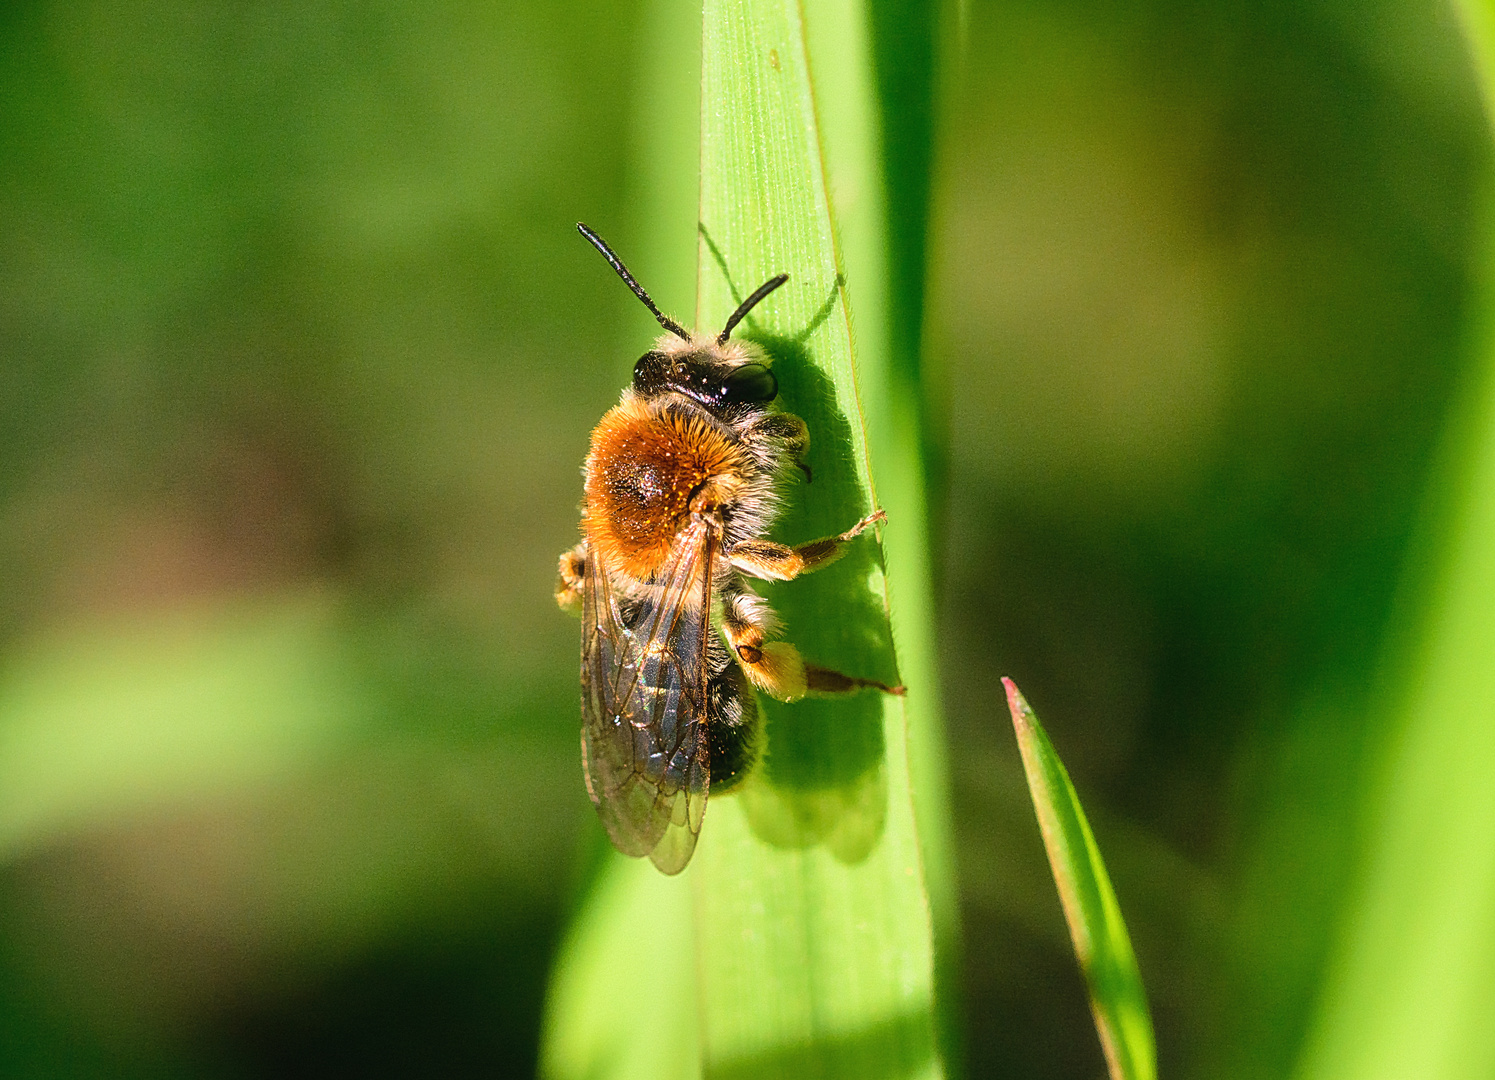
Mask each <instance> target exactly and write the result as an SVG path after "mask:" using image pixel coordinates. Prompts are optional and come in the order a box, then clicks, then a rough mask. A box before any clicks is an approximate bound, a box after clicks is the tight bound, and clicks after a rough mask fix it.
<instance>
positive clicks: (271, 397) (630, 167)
mask: <svg viewBox="0 0 1495 1080" xmlns="http://www.w3.org/2000/svg"><path fill="white" fill-rule="evenodd" d="M647 18H648V13H647V12H645V11H644V10H643V9H642V7H641V6H640V4H639V3H630V2H621V0H620V2H615V3H594V4H588V5H584V6H583V5H572V4H562V3H542V2H539V0H529V2H515V3H506V4H503V5H487V4H456V3H437V4H430V3H415V2H409V0H378V2H375V3H367V4H351V3H336V2H329V3H313V2H306V0H272V2H264V3H259V2H256V3H232V4H229V3H219V2H213V0H125V2H109V3H105V2H102V0H77V2H72V3H66V4H64V3H43V2H28V0H12V2H10V3H8V4H6V5H5V6H4V7H3V8H0V582H3V587H0V1075H14V1076H25V1077H53V1076H55V1077H84V1076H99V1077H135V1076H140V1077H156V1076H180V1077H259V1076H265V1077H270V1076H297V1075H319V1076H320V1075H348V1076H411V1075H443V1076H469V1075H470V1076H478V1075H482V1076H492V1075H515V1076H525V1075H531V1074H532V1073H533V1071H534V1067H535V1056H536V1047H537V1041H538V1037H539V1036H538V1031H539V1024H540V1015H541V1009H542V1006H543V997H544V987H545V979H546V975H547V968H548V964H549V962H550V959H551V956H552V954H553V950H554V948H555V947H556V944H557V942H558V940H559V936H560V934H561V933H562V932H563V930H564V927H565V925H566V920H567V918H568V915H569V912H570V911H571V909H572V908H573V907H574V905H575V904H576V902H577V900H578V898H579V896H580V895H581V894H582V892H583V890H584V888H585V885H586V882H587V880H588V875H589V871H590V868H591V867H592V866H594V865H595V863H596V858H597V855H598V852H599V850H600V848H599V844H601V843H605V841H601V840H600V839H599V830H598V829H597V827H596V825H595V821H594V819H593V816H592V813H591V809H590V807H589V805H588V804H587V800H586V797H585V793H584V791H583V788H582V785H581V782H580V770H579V768H578V761H577V736H576V702H575V695H576V689H575V687H576V655H575V652H576V626H575V623H574V622H573V621H571V620H569V619H567V618H565V617H563V616H561V615H560V614H559V613H558V612H557V611H556V610H555V608H554V605H553V602H552V600H551V584H552V576H553V573H554V565H555V556H556V554H557V553H558V552H559V551H560V550H561V549H563V548H564V547H567V546H569V545H570V544H571V543H572V542H573V538H574V535H575V518H576V503H577V500H578V498H579V495H580V484H579V477H578V473H577V467H578V465H579V463H580V461H581V458H582V455H583V453H584V451H585V447H586V440H587V435H588V432H589V431H590V428H591V425H592V424H593V423H594V422H595V420H596V418H597V417H598V416H599V415H600V414H601V412H602V411H603V410H604V409H605V408H606V407H607V406H608V405H609V404H610V403H611V402H612V401H613V400H614V399H615V395H616V393H617V390H618V388H619V386H620V385H621V384H622V383H623V381H624V379H625V377H626V375H627V372H628V371H629V369H630V365H631V362H632V359H633V358H634V356H636V354H637V352H638V351H639V349H640V347H641V344H642V341H643V340H644V335H645V334H646V333H647V318H646V317H644V318H642V319H641V317H640V315H639V313H637V312H635V311H634V310H633V307H632V305H633V304H634V301H633V300H632V298H631V297H630V296H628V294H627V293H626V291H625V290H623V289H622V287H621V286H620V285H619V284H618V282H617V281H616V280H615V279H614V278H612V277H611V275H610V274H608V273H607V272H606V270H605V267H602V266H601V264H600V261H599V260H598V259H597V257H596V254H595V253H594V252H592V251H591V250H590V249H589V248H588V247H587V246H586V245H585V244H583V243H582V242H581V241H580V240H579V239H578V238H577V237H576V235H575V233H574V232H573V231H572V223H573V222H575V221H576V220H577V219H578V218H582V219H585V220H587V221H589V222H590V223H591V224H592V225H594V226H596V227H597V228H598V229H599V230H601V231H603V233H604V235H607V236H609V238H610V239H612V240H613V241H614V243H615V244H616V245H617V246H618V247H619V248H620V249H622V250H624V251H625V252H626V251H627V250H628V246H629V244H631V243H632V244H639V243H640V242H641V240H640V238H641V237H642V235H643V234H644V232H645V230H646V229H647V228H648V223H647V222H645V221H641V220H639V216H638V215H637V213H636V212H635V209H634V208H635V207H636V205H637V204H638V203H639V201H640V200H639V187H640V181H639V177H641V176H646V175H648V169H649V164H650V163H649V162H647V161H643V160H640V153H639V152H638V150H637V149H636V148H637V147H638V146H639V145H641V143H640V141H639V140H637V139H635V138H634V137H633V136H632V134H631V133H632V132H636V131H637V130H638V129H639V128H640V126H641V125H644V124H646V123H647V122H648V118H647V117H644V116H641V115H640V111H641V102H642V101H643V100H644V97H643V95H642V93H641V91H640V90H639V89H638V88H639V87H640V85H641V82H642V81H643V78H644V75H642V74H641V71H642V72H644V74H648V73H647V71H646V70H645V69H646V68H647V67H648V66H649V65H652V64H654V63H655V62H656V61H657V59H658V58H657V56H656V55H655V54H653V53H651V50H650V48H649V45H648V43H647V42H646V41H645V40H643V36H644V35H643V27H644V26H645V25H646V24H647ZM948 36H949V39H950V41H951V43H952V50H951V53H950V55H949V56H948V57H947V66H946V70H945V73H944V76H943V80H942V85H943V86H944V88H945V91H946V92H945V99H944V101H943V104H942V111H941V117H942V124H941V129H940V139H939V153H938V161H937V170H936V184H935V187H936V202H935V219H934V220H935V226H934V228H935V233H934V235H933V236H932V237H931V250H932V252H933V259H932V265H931V283H932V291H931V296H930V307H929V312H930V320H929V321H930V325H929V334H928V337H929V343H930V344H929V366H930V370H931V389H930V401H931V412H932V413H933V415H934V417H935V419H936V424H935V426H934V428H933V430H932V431H931V432H930V439H931V447H932V461H931V467H932V490H933V498H932V504H933V511H932V519H931V523H930V524H931V528H932V530H933V536H934V538H935V550H936V552H937V555H938V558H939V562H938V576H939V591H938V596H937V599H938V606H939V611H940V615H939V620H940V624H939V635H940V643H941V644H940V655H941V657H942V660H943V663H944V669H943V672H942V674H943V677H944V696H945V705H946V711H947V715H948V734H949V739H950V743H951V754H950V759H951V761H952V763H953V773H952V780H953V792H954V811H955V823H956V837H957V841H958V842H957V848H956V856H957V859H958V863H959V873H960V880H959V885H960V897H961V912H962V916H963V922H964V950H963V959H962V970H963V985H962V988H961V989H962V993H963V1000H962V1003H961V1009H962V1010H963V1015H964V1016H965V1017H966V1023H965V1030H966V1056H967V1067H968V1069H969V1072H970V1074H971V1075H973V1076H993V1075H1013V1076H1023V1077H1030V1078H1049V1077H1053V1078H1061V1077H1062V1078H1070V1077H1074V1078H1083V1077H1094V1076H1097V1075H1099V1074H1100V1072H1101V1070H1102V1068H1103V1065H1102V1061H1101V1057H1100V1052H1099V1048H1098V1046H1097V1045H1096V1041H1095V1036H1094V1032H1093V1029H1092V1027H1091V1025H1090V1020H1089V1016H1088V1013H1087V1009H1086V1006H1085V999H1084V990H1083V986H1082V984H1081V982H1080V979H1079V976H1078V974H1077V973H1076V971H1075V967H1074V960H1073V955H1072V952H1071V950H1070V946H1069V943H1068V939H1067V936H1066V932H1065V929H1064V925H1063V922H1062V919H1061V917H1060V913H1059V908H1058V903H1057V900H1056V897H1055V894H1054V890H1053V884H1052V881H1051V879H1050V878H1049V875H1048V870H1047V867H1046V864H1045V863H1044V861H1043V856H1042V852H1041V848H1040V845H1039V840H1038V835H1037V830H1036V828H1035V827H1034V821H1033V817H1032V810H1031V807H1030V806H1029V804H1028V802H1027V794H1026V790H1025V788H1024V786H1023V782H1022V775H1021V770H1020V766H1019V764H1018V760H1017V755H1016V751H1015V749H1014V747H1013V745H1012V741H1011V734H1010V728H1009V727H1008V726H1007V721H1006V719H1005V713H1004V710H1003V708H1002V703H1001V700H1000V695H999V693H998V684H997V679H998V677H999V676H1000V675H1002V674H1011V675H1013V676H1015V677H1016V678H1017V679H1018V681H1019V682H1020V684H1021V685H1022V686H1023V688H1024V690H1025V691H1026V693H1027V695H1028V697H1029V699H1030V700H1031V701H1032V702H1033V703H1034V704H1035V706H1036V707H1037V708H1038V710H1039V712H1040V714H1041V715H1042V716H1043V717H1044V720H1045V722H1046V723H1047V725H1048V726H1049V729H1050V733H1051V735H1052V737H1053V739H1054V742H1055V743H1056V745H1057V746H1058V748H1059V750H1060V752H1061V753H1062V754H1063V755H1064V756H1065V758H1066V760H1067V762H1068V764H1069V766H1070V769H1071V771H1072V773H1073V774H1074V777H1075V780H1076V783H1077V785H1078V787H1079V789H1080V792H1081V794H1082V797H1083V798H1085V800H1086V803H1087V807H1088V808H1089V810H1090V812H1091V814H1092V818H1093V820H1094V823H1095V827H1096V831H1097V834H1098V836H1099V839H1100V842H1101V846H1102V849H1103V850H1104V851H1105V852H1106V854H1107V857H1108V859H1109V861H1110V864H1111V870H1112V874H1113V877H1114V878H1115V881H1116V886H1117V890H1118V893H1119V895H1120V898H1121V902H1122V905H1123V908H1124V910H1125V911H1126V914H1127V917H1128V920H1129V924H1130V926H1131V929H1132V933H1133V937H1134V940H1135V943H1136V946H1137V950H1138V954H1139V958H1140V961H1141V964H1142V968H1143V973H1144V976H1145V978H1146V980H1147V983H1148V988H1149V992H1150V995H1151V998H1152V1003H1153V1009H1154V1015H1155V1021H1156V1025H1157V1028H1158V1039H1159V1048H1160V1056H1161V1063H1162V1069H1163V1072H1164V1074H1165V1075H1170V1076H1180V1077H1185V1076H1190V1077H1204V1076H1210V1077H1241V1078H1255V1077H1267V1076H1280V1075H1284V1074H1286V1073H1287V1072H1289V1071H1290V1070H1291V1068H1292V1065H1293V1062H1294V1061H1295V1060H1296V1059H1297V1057H1298V1055H1299V1053H1300V1051H1301V1048H1302V1044H1303V1041H1304V1038H1305V1033H1306V1032H1307V1031H1308V1029H1309V1025H1310V1023H1311V1022H1312V1019H1313V1016H1314V1008H1315V1002H1316V1000H1317V998H1318V995H1319V992H1320V989H1321V986H1322V985H1323V979H1324V973H1325V970H1326V965H1327V964H1328V961H1329V954H1330V949H1331V944H1332V942H1333V941H1334V940H1335V934H1336V927H1338V926H1339V925H1340V923H1341V920H1342V919H1343V918H1344V916H1345V910H1346V906H1347V903H1348V901H1347V897H1348V896H1350V895H1351V893H1350V892H1349V890H1350V889H1351V887H1352V883H1353V881H1354V876H1355V871H1356V865H1357V858H1358V855H1357V852H1359V851H1360V850H1361V849H1360V847H1359V845H1360V844H1361V842H1362V841H1363V837H1362V836H1360V835H1359V834H1358V831H1357V830H1358V829H1359V828H1360V825H1359V822H1360V816H1359V811H1360V806H1361V803H1362V799H1363V792H1364V788H1365V784H1366V774H1367V765H1366V762H1367V753H1368V748H1369V747H1372V746H1374V745H1376V743H1377V740H1378V739H1379V738H1380V737H1381V736H1382V735H1383V734H1384V727H1385V725H1386V724H1387V723H1389V721H1388V719H1387V716H1386V710H1385V709H1383V708H1381V707H1380V704H1379V702H1378V700H1377V687H1378V686H1379V685H1381V684H1380V683H1379V682H1378V678H1379V676H1378V672H1379V671H1380V670H1381V668H1382V665H1383V664H1384V663H1385V658H1386V656H1387V650H1388V648H1389V646H1388V644H1387V643H1388V641H1389V640H1393V639H1394V638H1395V636H1396V634H1397V633H1398V627H1399V626H1401V625H1403V624H1410V623H1412V622H1415V616H1416V608H1417V605H1416V602H1415V599H1414V600H1413V601H1410V602H1409V601H1408V600H1407V599H1406V593H1407V589H1406V587H1405V584H1404V583H1405V582H1406V581H1408V580H1409V577H1410V578H1412V579H1415V576H1416V573H1417V572H1418V565H1417V558H1416V556H1415V555H1414V554H1409V553H1415V552H1416V551H1418V550H1421V549H1419V548H1418V547H1417V546H1416V544H1415V543H1414V539H1413V538H1414V537H1415V536H1416V535H1417V531H1418V528H1419V526H1418V522H1419V520H1420V518H1421V515H1422V514H1423V512H1424V509H1425V507H1426V505H1427V500H1428V493H1429V492H1430V491H1432V490H1434V489H1436V488H1437V485H1438V483H1439V478H1438V474H1437V469H1436V463H1437V462H1438V461H1439V460H1440V459H1439V457H1438V456H1437V450H1438V446H1439V444H1440V438H1441V436H1442V434H1443V432H1444V430H1445V427H1446V424H1447V422H1448V416H1449V413H1450V408H1451V403H1452V402H1453V401H1454V399H1455V395H1456V392H1457V390H1458V388H1459V387H1460V385H1461V381H1462V378H1463V376H1464V374H1465V372H1466V370H1467V369H1468V368H1469V367H1470V361H1471V357H1472V355H1473V351H1472V349H1471V347H1470V340H1471V330H1470V322H1471V315H1470V312H1471V310H1472V307H1473V304H1472V299H1473V297H1474V295H1475V288H1476V269H1477V266H1478V263H1479V255H1480V252H1481V250H1482V240H1481V236H1482V233H1481V229H1482V228H1483V224H1482V221H1481V218H1480V214H1479V212H1478V211H1479V208H1480V207H1481V205H1482V200H1483V199H1484V196H1485V194H1486V190H1487V187H1488V181H1489V164H1490V154H1489V139H1488V135H1487V128H1486V125H1485V122H1484V119H1483V117H1482V115H1481V113H1480V109H1479V102H1478V97H1477V94H1476V91H1475V87H1474V82H1473V76H1472V73H1471V69H1470V64H1469V61H1468V59H1467V55H1466V49H1465V47H1464V44H1463V42H1462V41H1461V40H1460V37H1459V34H1458V27H1457V26H1456V23H1455V20H1454V18H1453V15H1452V13H1451V12H1450V11H1449V10H1448V9H1446V8H1445V7H1443V6H1442V5H1439V4H1435V3H1423V2H1416V0H1372V2H1370V3H1365V2H1354V3H1351V2H1349V0H1316V2H1313V3H1308V4H1302V3H1286V2H1278V0H1270V2H1266V3H1262V2H1259V0H1251V2H1246V0H1230V2H1224V3H1210V4H1196V3H1189V2H1185V0H1143V2H1139V3H1135V4H1129V5H1111V4H1101V3H1095V2H1089V0H1050V2H1036V0H972V2H971V3H970V4H969V5H967V6H965V7H963V8H962V9H961V10H960V12H958V13H957V18H956V23H955V24H954V25H952V26H951V27H950V33H949V35H948ZM655 75H657V73H655ZM655 75H650V76H649V77H650V78H654V79H655V81H654V83H652V84H651V85H658V82H657V78H655ZM690 186H691V185H690V183H687V185H686V189H687V190H688V189H689V187H690ZM685 240H686V242H688V241H689V236H688V234H686V235H685ZM664 299H665V302H666V303H667V304H668V305H669V306H673V307H675V308H676V309H677V310H679V311H681V312H682V313H683V314H686V315H688V314H689V298H688V297H669V298H664Z"/></svg>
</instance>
